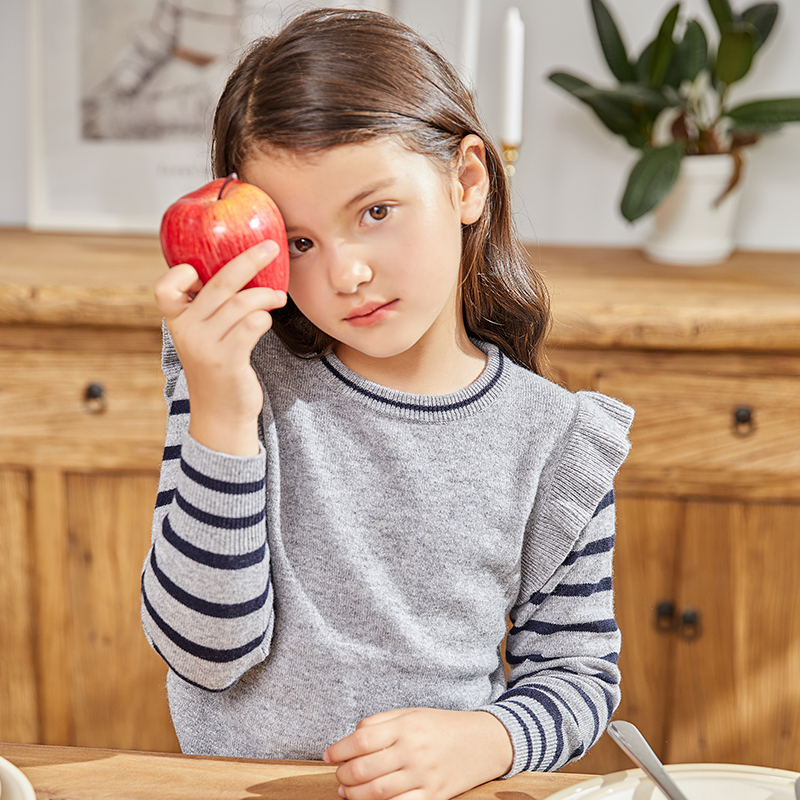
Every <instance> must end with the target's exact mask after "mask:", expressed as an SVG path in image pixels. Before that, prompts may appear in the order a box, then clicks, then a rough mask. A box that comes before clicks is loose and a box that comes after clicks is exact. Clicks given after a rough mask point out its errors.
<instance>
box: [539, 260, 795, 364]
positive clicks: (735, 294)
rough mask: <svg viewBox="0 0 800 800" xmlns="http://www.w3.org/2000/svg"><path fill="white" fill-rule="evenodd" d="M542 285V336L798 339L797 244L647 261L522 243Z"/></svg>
mask: <svg viewBox="0 0 800 800" xmlns="http://www.w3.org/2000/svg"><path fill="white" fill-rule="evenodd" d="M528 251H529V254H530V257H531V261H532V263H533V264H534V265H536V266H538V267H539V269H540V270H541V272H542V273H543V274H544V277H545V281H546V283H547V285H548V287H549V289H550V291H551V294H552V301H553V308H554V311H555V318H556V323H555V325H554V327H553V332H552V336H551V342H552V343H553V344H559V345H564V346H569V347H595V348H614V349H616V348H624V349H636V348H647V349H656V350H664V349H666V350H678V349H681V350H682V349H689V350H700V349H702V350H738V351H741V350H748V351H757V350H775V351H783V350H786V351H790V352H797V350H798V342H800V315H799V314H798V309H799V308H800V270H798V261H799V260H800V254H798V253H777V252H755V251H750V252H748V251H737V252H736V253H734V254H733V256H732V257H731V259H730V260H729V261H728V262H726V263H725V264H721V265H716V266H709V267H702V268H687V267H675V266H667V265H663V264H658V265H656V264H652V263H649V262H648V261H646V260H645V258H644V257H643V256H642V254H641V252H640V251H639V250H636V249H631V248H605V247H596V248H586V247H544V246H543V247H541V248H537V247H535V246H529V248H528Z"/></svg>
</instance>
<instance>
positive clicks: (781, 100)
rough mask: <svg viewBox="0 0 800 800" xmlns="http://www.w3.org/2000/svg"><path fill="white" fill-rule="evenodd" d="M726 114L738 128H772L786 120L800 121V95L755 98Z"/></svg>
mask: <svg viewBox="0 0 800 800" xmlns="http://www.w3.org/2000/svg"><path fill="white" fill-rule="evenodd" d="M725 116H726V117H729V118H730V119H731V120H733V123H734V125H735V127H736V128H751V127H752V128H770V127H772V126H776V125H783V124H784V123H786V122H800V97H776V98H772V99H768V100H754V101H753V102H751V103H743V104H742V105H739V106H736V107H735V108H731V109H729V110H728V111H726V112H725Z"/></svg>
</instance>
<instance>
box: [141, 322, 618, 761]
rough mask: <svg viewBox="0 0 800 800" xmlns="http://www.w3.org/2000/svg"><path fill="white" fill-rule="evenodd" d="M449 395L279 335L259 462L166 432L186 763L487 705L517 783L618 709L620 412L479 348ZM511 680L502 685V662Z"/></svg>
mask: <svg viewBox="0 0 800 800" xmlns="http://www.w3.org/2000/svg"><path fill="white" fill-rule="evenodd" d="M478 345H479V346H480V347H481V348H482V349H483V350H484V351H485V352H486V353H487V356H488V364H487V366H486V369H485V370H484V372H483V373H482V375H481V376H480V377H479V378H478V380H477V381H476V382H475V383H473V384H472V385H470V386H469V387H467V388H466V389H464V390H462V391H460V392H456V393H454V394H451V395H446V396H435V397H427V396H418V395H409V394H404V393H402V392H397V391H394V390H391V389H386V388H384V387H381V386H378V385H376V384H374V383H371V382H369V381H367V380H364V379H363V378H361V377H360V376H358V375H356V374H355V373H353V372H351V371H350V370H348V369H347V367H345V366H344V365H343V364H342V363H341V362H340V361H339V360H338V359H337V358H336V357H335V356H326V357H324V358H322V359H314V360H302V359H298V358H296V357H294V356H292V355H291V354H289V353H288V352H287V351H286V350H285V348H284V347H283V345H282V344H281V343H280V341H279V340H278V339H277V337H275V336H274V334H272V333H269V334H267V335H266V336H264V337H263V338H262V340H261V341H260V342H259V344H258V345H257V347H256V349H255V350H254V352H253V357H252V362H253V365H254V367H255V369H256V372H257V374H258V375H259V377H260V380H261V381H262V385H263V388H264V396H265V402H264V409H263V413H262V417H261V440H262V442H261V443H262V448H261V453H260V454H259V455H258V456H254V457H251V458H245V457H237V456H230V455H225V454H222V453H218V452H214V451H212V450H209V449H207V448H205V447H203V446H202V445H200V444H199V443H198V442H196V441H194V440H193V439H192V438H191V436H190V435H189V434H188V431H187V428H188V424H189V411H190V409H189V398H188V392H187V387H186V382H185V379H184V377H183V373H182V372H181V368H180V363H179V362H178V358H177V355H176V353H175V350H174V347H173V345H172V343H171V341H170V339H169V335H168V334H166V333H165V342H164V353H163V367H164V372H165V375H166V379H167V382H166V389H165V395H166V399H167V402H168V404H169V421H168V426H167V441H166V447H165V450H164V460H163V464H162V471H161V483H160V487H159V496H158V500H157V506H156V513H155V516H154V523H153V536H152V548H151V550H150V553H149V554H148V556H147V559H146V562H145V566H144V571H143V575H142V619H143V624H144V630H145V633H146V635H147V638H148V640H149V641H150V643H151V645H152V646H153V648H154V649H155V650H156V651H157V652H158V653H159V654H160V655H161V656H162V657H163V658H164V660H165V661H166V662H167V664H168V665H169V667H170V670H169V674H168V679H167V686H168V694H169V702H170V709H171V712H172V717H173V721H174V724H175V729H176V731H177V734H178V738H179V740H180V743H181V747H182V749H183V750H184V752H188V753H203V754H215V755H227V756H240V757H254V758H256V757H257V758H292V759H319V758H321V757H322V753H323V751H324V750H325V748H326V747H327V746H328V745H330V744H331V743H333V742H334V741H336V740H337V739H339V738H340V737H342V736H344V735H346V734H348V733H349V732H351V731H352V730H353V728H354V726H355V725H356V723H357V722H358V721H359V720H360V719H362V718H363V717H365V716H368V715H370V714H374V713H377V712H379V711H384V710H386V709H389V708H404V707H417V706H424V707H433V708H444V709H459V710H473V709H484V710H485V711H488V712H489V713H491V714H494V715H495V716H496V717H497V718H498V719H499V720H500V721H501V722H502V723H503V724H504V725H505V726H506V728H507V729H508V731H509V734H510V736H511V739H512V742H513V745H514V764H513V767H512V768H511V770H510V772H509V773H508V774H509V775H510V774H514V773H516V772H518V771H520V770H525V769H533V770H552V769H557V768H558V767H560V766H562V765H564V764H565V763H567V762H568V761H570V760H572V759H574V758H578V757H580V756H581V755H582V754H583V753H584V752H585V751H586V750H587V749H588V748H589V747H590V746H591V745H592V744H593V743H594V742H595V741H596V740H597V739H598V737H599V736H600V735H601V733H602V732H603V730H604V729H605V727H606V725H607V724H608V721H609V718H610V716H611V714H612V712H613V710H614V709H615V708H616V706H617V704H618V702H619V672H618V669H617V656H618V652H619V644H620V634H619V630H618V628H617V625H616V623H615V621H614V611H613V596H612V585H611V574H612V553H613V542H614V495H613V488H612V487H613V479H614V476H615V473H616V471H617V469H618V468H619V466H620V464H621V463H622V461H623V460H624V458H625V456H626V454H627V451H628V441H627V438H626V434H627V430H628V427H629V425H630V422H631V419H632V411H631V410H630V409H629V408H628V407H627V406H624V405H623V404H622V403H620V402H618V401H616V400H613V399H610V398H608V397H605V396H602V395H599V394H595V393H588V392H578V393H577V394H573V393H571V392H568V391H567V390H565V389H563V388H561V387H559V386H556V385H555V384H553V383H550V382H549V381H547V380H545V379H543V378H541V377H539V376H537V375H535V374H534V373H532V372H530V371H528V370H526V369H523V368H521V367H519V366H517V365H515V364H513V363H512V362H511V361H510V360H509V359H508V358H507V357H505V356H504V355H503V354H502V353H501V352H500V351H499V350H498V349H497V348H496V347H495V346H494V345H489V344H484V343H478ZM509 616H510V619H511V621H512V623H513V624H512V627H511V629H510V632H509V634H508V638H507V645H506V656H507V661H508V663H509V666H510V667H511V671H510V674H509V678H508V682H506V678H505V675H504V670H503V664H502V660H501V649H502V647H503V642H504V637H505V636H506V621H507V618H508V617H509Z"/></svg>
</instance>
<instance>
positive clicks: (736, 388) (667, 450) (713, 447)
mask: <svg viewBox="0 0 800 800" xmlns="http://www.w3.org/2000/svg"><path fill="white" fill-rule="evenodd" d="M597 385H598V389H599V391H601V392H603V393H605V394H609V395H612V396H614V397H619V398H620V399H621V400H624V401H625V402H626V403H629V404H630V405H632V406H633V407H634V409H635V410H636V418H635V420H634V424H633V428H632V431H631V441H632V444H633V448H632V450H631V454H630V456H629V458H628V461H627V462H626V465H625V467H624V472H623V475H621V478H622V479H623V480H625V481H627V482H630V483H632V484H639V485H641V486H644V487H646V488H648V489H651V490H655V491H662V490H664V491H667V492H669V491H678V492H680V493H689V494H699V495H703V494H712V495H720V494H721V495H723V496H739V495H742V496H748V497H764V498H768V497H790V496H797V494H798V493H800V378H796V377H753V378H741V377H737V376H726V375H698V374H675V373H672V374H669V373H640V372H636V373H631V372H626V371H619V372H609V373H605V374H601V375H600V376H599V380H598V383H597Z"/></svg>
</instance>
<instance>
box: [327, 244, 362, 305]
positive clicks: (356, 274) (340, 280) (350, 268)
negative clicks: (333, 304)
mask: <svg viewBox="0 0 800 800" xmlns="http://www.w3.org/2000/svg"><path fill="white" fill-rule="evenodd" d="M329 275H330V281H331V285H332V286H333V288H334V290H335V291H337V292H339V293H340V294H355V293H356V291H358V287H359V286H361V285H362V284H364V283H369V282H370V281H371V280H372V269H371V268H370V266H369V264H368V263H367V260H366V258H364V256H363V254H362V253H360V252H359V251H358V250H357V249H356V248H350V247H346V246H341V247H339V248H337V249H336V250H335V252H334V253H333V256H332V258H331V260H330V264H329Z"/></svg>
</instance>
